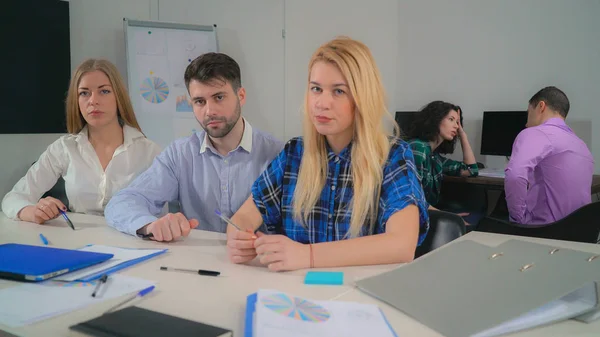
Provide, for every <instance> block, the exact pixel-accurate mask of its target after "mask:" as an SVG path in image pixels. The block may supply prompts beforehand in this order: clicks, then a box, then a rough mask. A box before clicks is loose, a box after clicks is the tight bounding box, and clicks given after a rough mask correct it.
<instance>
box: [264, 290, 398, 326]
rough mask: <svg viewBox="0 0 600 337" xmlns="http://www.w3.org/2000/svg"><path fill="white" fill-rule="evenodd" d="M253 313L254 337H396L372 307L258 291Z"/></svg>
mask: <svg viewBox="0 0 600 337" xmlns="http://www.w3.org/2000/svg"><path fill="white" fill-rule="evenodd" d="M255 314H256V317H255V323H254V332H255V334H254V336H256V337H280V336H287V337H300V336H302V337H307V336H311V337H325V336H328V337H329V336H345V337H353V336H356V337H364V336H378V337H394V336H396V334H395V333H394V332H393V331H392V330H391V328H390V326H389V325H388V323H387V322H386V320H385V318H384V316H383V313H382V312H381V310H380V309H379V308H378V307H377V306H376V305H372V304H361V303H354V302H341V301H313V300H309V299H304V298H300V297H295V296H293V295H289V294H285V293H281V292H279V291H274V290H259V291H258V294H257V300H256V311H255Z"/></svg>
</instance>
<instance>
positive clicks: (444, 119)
mask: <svg viewBox="0 0 600 337" xmlns="http://www.w3.org/2000/svg"><path fill="white" fill-rule="evenodd" d="M403 138H405V139H408V143H409V144H410V147H411V148H412V150H413V154H414V157H415V164H416V167H417V173H418V175H419V179H420V180H421V185H422V186H423V191H424V192H425V198H426V199H427V202H428V203H429V205H430V209H435V210H437V208H436V206H437V205H438V203H439V201H440V193H441V190H442V180H443V179H444V175H449V176H463V177H474V176H477V174H478V173H479V171H478V169H477V161H476V160H475V155H474V154H473V150H472V149H471V144H469V139H468V137H467V134H466V133H465V130H464V129H463V128H462V111H461V109H460V107H459V106H456V105H454V104H451V103H447V102H443V101H434V102H431V103H429V104H427V105H426V106H425V107H424V108H423V109H422V110H421V111H420V112H419V113H417V115H416V117H415V119H414V121H413V123H412V125H410V127H409V128H408V134H407V135H404V136H403ZM457 139H460V146H461V147H462V152H463V161H462V162H460V161H456V160H452V159H449V158H446V157H444V156H442V154H451V153H453V152H454V147H455V145H456V141H457ZM454 211H456V210H454ZM459 215H461V216H462V217H463V219H464V220H465V222H466V223H467V225H469V227H471V228H468V229H467V230H471V229H472V227H474V226H475V225H477V223H478V222H479V220H480V219H481V217H483V214H468V213H459ZM471 225H472V226H471Z"/></svg>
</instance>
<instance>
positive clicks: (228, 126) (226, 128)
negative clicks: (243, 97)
mask: <svg viewBox="0 0 600 337" xmlns="http://www.w3.org/2000/svg"><path fill="white" fill-rule="evenodd" d="M241 115H242V107H241V105H240V100H239V99H238V101H237V106H236V107H235V114H234V115H233V117H232V118H231V119H230V120H227V118H225V117H214V118H206V119H205V120H204V124H203V123H200V126H201V127H202V128H203V129H204V131H206V133H208V135H209V136H211V137H212V138H223V137H225V136H227V135H228V134H229V133H230V132H231V130H232V129H233V127H234V126H235V124H236V123H237V121H238V120H239V119H240V116H241ZM214 121H219V122H224V125H223V127H222V128H219V129H212V128H207V127H205V125H208V123H210V122H214Z"/></svg>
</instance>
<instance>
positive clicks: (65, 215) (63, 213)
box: [59, 209, 75, 230]
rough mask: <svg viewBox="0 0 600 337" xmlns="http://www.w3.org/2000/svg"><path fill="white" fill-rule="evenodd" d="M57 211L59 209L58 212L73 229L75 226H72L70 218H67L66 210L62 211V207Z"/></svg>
mask: <svg viewBox="0 0 600 337" xmlns="http://www.w3.org/2000/svg"><path fill="white" fill-rule="evenodd" d="M59 211H60V214H62V216H63V218H65V220H67V223H68V224H69V227H71V229H72V230H75V226H73V223H72V222H71V219H69V217H68V216H67V212H65V211H63V210H62V209H59Z"/></svg>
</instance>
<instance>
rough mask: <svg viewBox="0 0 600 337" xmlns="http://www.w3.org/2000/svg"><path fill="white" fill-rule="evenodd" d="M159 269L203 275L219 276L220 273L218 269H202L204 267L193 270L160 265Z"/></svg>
mask: <svg viewBox="0 0 600 337" xmlns="http://www.w3.org/2000/svg"><path fill="white" fill-rule="evenodd" d="M160 270H166V271H182V272H186V273H194V274H199V275H204V276H219V275H221V273H220V272H218V271H214V270H204V269H198V270H195V269H183V268H172V267H160Z"/></svg>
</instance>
